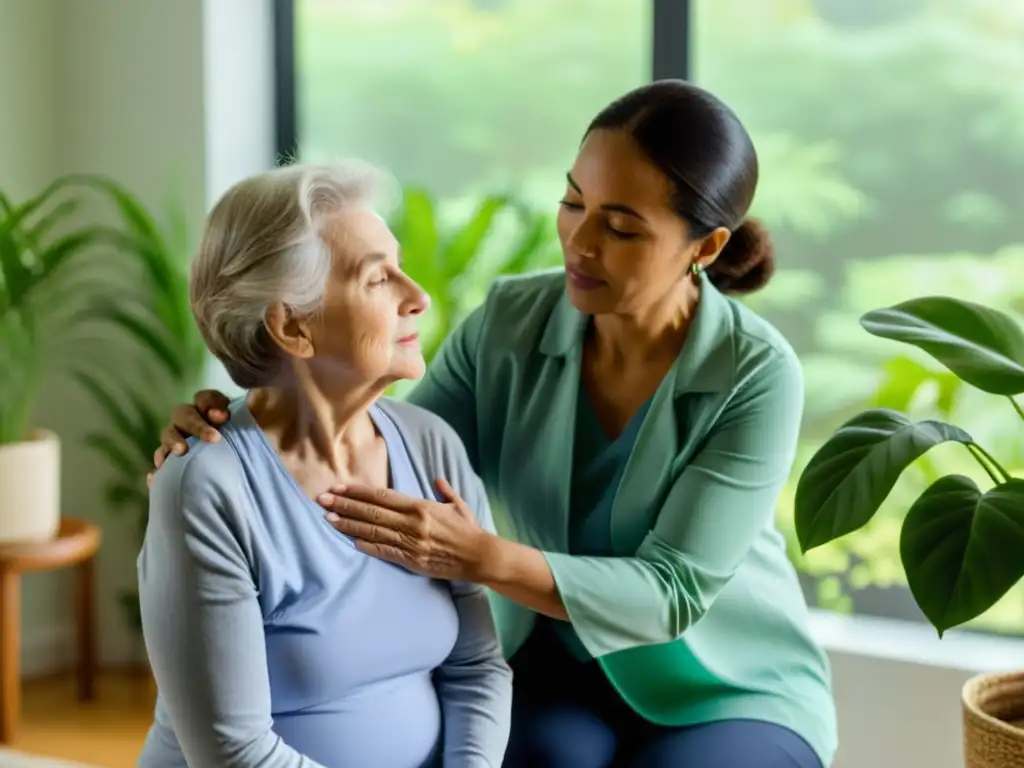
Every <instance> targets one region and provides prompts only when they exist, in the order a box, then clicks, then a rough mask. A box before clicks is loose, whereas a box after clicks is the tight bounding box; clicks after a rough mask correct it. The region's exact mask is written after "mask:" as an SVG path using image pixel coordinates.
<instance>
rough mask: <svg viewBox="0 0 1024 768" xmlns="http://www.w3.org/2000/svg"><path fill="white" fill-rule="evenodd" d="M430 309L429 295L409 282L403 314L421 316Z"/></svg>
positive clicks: (417, 285)
mask: <svg viewBox="0 0 1024 768" xmlns="http://www.w3.org/2000/svg"><path fill="white" fill-rule="evenodd" d="M428 309H430V295H429V294H428V293H427V292H426V291H424V290H423V289H422V288H420V286H419V284H417V283H415V282H414V281H412V280H409V295H408V297H407V298H406V300H405V306H404V310H405V311H404V314H408V315H422V314H423V313H424V312H426V311H427V310H428Z"/></svg>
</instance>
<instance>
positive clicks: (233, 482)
mask: <svg viewBox="0 0 1024 768" xmlns="http://www.w3.org/2000/svg"><path fill="white" fill-rule="evenodd" d="M242 480H243V477H242V471H241V466H240V465H239V462H238V457H237V456H236V455H235V451H234V448H233V447H232V446H231V445H230V444H229V442H228V440H227V439H225V438H224V437H223V436H222V437H221V439H220V440H218V441H217V442H216V443H204V442H201V441H197V440H190V441H189V450H188V453H186V454H185V455H184V456H173V455H172V456H168V457H167V460H166V461H165V462H164V464H163V466H162V467H161V468H160V469H159V471H157V473H156V475H154V477H153V485H152V487H151V488H150V502H151V503H150V510H151V515H152V514H159V510H161V509H164V508H170V514H172V515H185V516H191V515H203V514H214V513H215V512H214V510H228V509H231V508H235V507H236V505H235V504H234V503H233V502H235V501H236V500H237V498H238V496H239V494H241V493H244V491H243V483H242Z"/></svg>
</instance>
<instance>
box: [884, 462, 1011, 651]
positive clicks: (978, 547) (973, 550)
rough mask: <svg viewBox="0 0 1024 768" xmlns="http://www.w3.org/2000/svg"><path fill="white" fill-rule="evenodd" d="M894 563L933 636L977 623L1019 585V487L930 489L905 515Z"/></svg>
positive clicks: (945, 484)
mask: <svg viewBox="0 0 1024 768" xmlns="http://www.w3.org/2000/svg"><path fill="white" fill-rule="evenodd" d="M900 557H901V559H902V560H903V568H904V570H905V571H906V574H907V582H908V584H909V585H910V590H911V592H913V595H914V599H915V600H916V601H917V604H918V605H919V606H920V607H921V610H922V611H924V614H925V616H927V617H928V619H929V621H931V623H932V624H933V625H934V626H935V628H936V629H938V630H939V635H940V636H941V635H942V633H943V632H944V631H945V630H947V629H949V628H950V627H954V626H957V625H958V624H963V623H964V622H966V621H970V620H971V619H973V618H975V617H976V616H979V615H981V614H982V613H984V612H985V611H987V610H988V609H989V608H991V607H992V606H993V605H994V604H995V603H996V602H997V601H998V600H999V599H1000V598H1001V597H1002V596H1003V595H1005V594H1006V592H1007V591H1009V589H1010V588H1011V587H1012V586H1013V585H1014V584H1016V583H1017V582H1018V581H1019V580H1020V579H1021V578H1022V577H1024V480H1021V479H1011V480H1009V481H1007V482H1005V483H1002V484H1000V485H997V486H996V487H995V488H992V489H991V490H989V491H988V492H986V493H984V494H983V493H982V492H981V491H980V490H978V486H977V485H975V484H974V481H973V480H971V479H970V478H968V477H964V476H962V475H948V476H946V477H943V478H940V479H939V480H937V481H935V482H934V483H933V484H932V485H931V486H929V487H928V489H927V490H926V491H925V492H924V493H923V494H921V496H920V498H918V500H917V501H916V502H914V505H913V506H912V507H911V508H910V511H909V512H908V513H907V517H906V520H905V521H904V523H903V532H902V534H901V535H900Z"/></svg>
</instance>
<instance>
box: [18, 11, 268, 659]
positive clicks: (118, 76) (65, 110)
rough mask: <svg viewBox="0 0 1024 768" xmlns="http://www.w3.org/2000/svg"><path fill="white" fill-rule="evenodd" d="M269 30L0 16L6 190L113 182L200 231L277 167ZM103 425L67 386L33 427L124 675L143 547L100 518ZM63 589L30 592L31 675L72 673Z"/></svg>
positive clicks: (91, 17) (60, 14)
mask: <svg viewBox="0 0 1024 768" xmlns="http://www.w3.org/2000/svg"><path fill="white" fill-rule="evenodd" d="M270 21H271V1H270V0H205V1H204V0H130V1H129V2H126V1H125V0H73V1H69V0H0V105H3V106H2V108H0V187H2V188H3V189H4V190H5V191H7V192H8V193H11V194H14V195H18V196H22V195H27V194H30V193H31V192H32V191H34V190H37V189H39V188H40V187H41V186H42V185H43V184H45V183H47V182H48V181H50V180H51V179H52V178H53V177H54V176H56V175H59V174H62V173H70V172H99V173H104V174H107V175H110V176H112V177H114V178H116V179H117V180H119V181H120V182H122V183H124V184H127V185H128V186H129V187H130V188H131V189H132V190H133V191H135V192H136V193H137V194H138V195H139V196H140V197H141V198H142V200H143V201H144V202H146V203H147V204H148V205H149V206H151V208H152V209H153V211H154V213H155V214H157V215H159V214H160V213H161V212H162V211H163V210H166V206H167V205H168V204H169V203H170V202H171V201H172V200H174V201H179V202H180V203H183V204H184V205H185V208H186V211H187V212H188V214H189V217H190V222H191V224H192V228H193V230H194V231H198V227H199V224H200V223H201V219H202V216H203V213H204V212H205V210H206V208H207V206H208V204H209V203H210V202H211V196H216V195H218V194H220V192H222V191H223V190H224V189H225V188H226V187H227V186H228V185H230V184H231V183H233V182H234V181H236V180H237V179H239V178H241V177H243V176H245V175H248V174H250V173H253V172H255V171H258V170H263V169H265V168H267V167H269V166H270V165H271V164H272V163H273V159H274V154H273V123H272V93H273V90H272V82H273V81H272V72H273V69H272V48H271V46H270V40H271V28H270ZM211 158H215V159H211ZM99 418H100V417H99V414H98V413H97V412H96V410H95V409H94V408H93V406H92V405H91V403H90V401H89V400H88V399H87V398H86V397H84V396H83V395H82V393H80V392H79V391H78V390H77V388H76V387H74V386H73V385H72V384H71V383H70V382H68V381H60V380H57V381H49V382H47V386H46V388H45V394H44V399H43V402H42V404H41V406H40V408H39V409H38V414H37V417H36V420H37V421H38V422H39V423H40V424H42V425H43V426H48V427H51V428H56V429H57V430H58V431H59V434H60V435H61V437H62V441H63V445H64V453H63V488H62V496H63V508H64V513H65V514H67V515H77V516H81V517H85V518H87V519H90V520H93V521H96V522H98V523H99V524H100V525H101V526H102V529H103V536H104V543H103V547H102V549H101V554H100V558H99V571H98V590H99V596H100V600H99V611H100V622H99V626H100V632H101V642H100V649H101V654H102V658H103V660H104V662H106V663H121V662H126V661H130V660H132V659H134V658H137V657H138V650H139V649H138V647H137V645H136V644H135V643H134V638H133V636H132V634H131V633H130V632H128V631H127V630H126V628H125V625H124V621H123V618H122V616H121V613H120V610H119V609H118V607H117V605H116V595H117V593H118V591H119V590H120V589H121V588H123V587H125V586H127V585H129V584H131V581H132V579H133V577H134V568H135V562H134V561H135V550H136V542H135V538H134V526H133V525H132V521H130V520H128V519H121V518H117V517H115V516H112V515H111V514H109V511H108V510H107V509H106V506H105V504H104V501H103V493H102V489H103V486H104V484H105V482H106V479H107V477H108V472H109V470H108V467H107V466H106V464H105V463H104V462H103V461H102V460H101V459H99V458H98V457H97V456H96V455H95V454H94V453H92V452H91V451H88V450H85V449H83V448H82V447H81V446H82V437H83V436H84V435H85V433H86V432H88V431H89V430H91V429H94V428H96V427H98V426H101V423H100V420H99ZM69 586H70V583H69V581H68V577H67V576H66V575H64V574H41V575H29V576H26V578H25V595H24V601H23V605H24V609H23V666H24V669H25V672H26V674H33V673H40V672H47V671H50V670H52V669H54V668H58V667H61V666H64V665H65V664H67V663H68V662H69V661H70V659H71V655H70V654H71V652H72V648H73V645H72V637H73V625H72V624H71V614H70V613H69V612H68V609H67V599H68V597H67V596H68V594H69Z"/></svg>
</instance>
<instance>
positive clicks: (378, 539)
mask: <svg viewBox="0 0 1024 768" xmlns="http://www.w3.org/2000/svg"><path fill="white" fill-rule="evenodd" d="M326 517H327V522H328V523H330V524H331V527H332V528H334V530H336V531H338V533H343V534H345V535H346V536H351V537H352V538H353V539H358V540H359V541H365V542H370V543H373V544H387V545H389V546H397V545H399V544H401V542H402V535H401V534H400V533H398V532H397V531H392V530H389V529H387V528H383V527H381V526H379V525H374V524H373V523H366V522H363V521H361V520H351V519H349V518H347V517H339V516H338V515H336V514H335V513H333V512H328V513H327V515H326Z"/></svg>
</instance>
